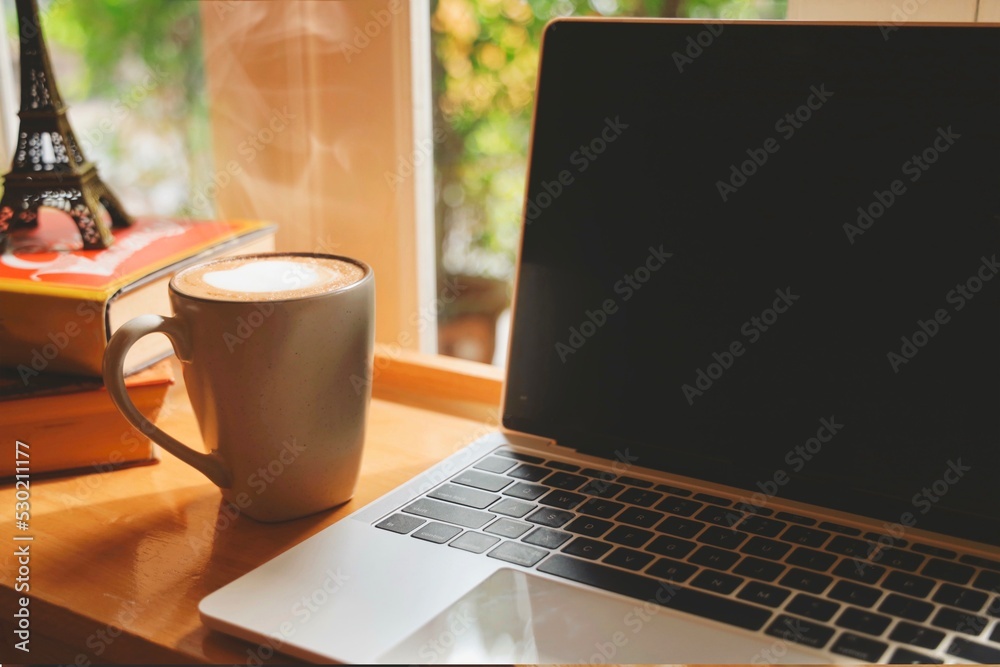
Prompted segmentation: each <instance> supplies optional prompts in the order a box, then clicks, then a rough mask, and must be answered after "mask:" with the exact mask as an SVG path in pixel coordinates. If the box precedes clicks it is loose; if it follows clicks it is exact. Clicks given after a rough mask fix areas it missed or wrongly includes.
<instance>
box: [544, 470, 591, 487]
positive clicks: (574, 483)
mask: <svg viewBox="0 0 1000 667" xmlns="http://www.w3.org/2000/svg"><path fill="white" fill-rule="evenodd" d="M588 481H589V480H588V479H587V478H586V477H584V476H583V475H573V474H571V473H568V472H554V473H552V474H551V475H549V476H548V477H546V478H545V479H544V480H542V484H548V485H549V486H551V487H554V488H557V489H562V490H563V491H576V490H577V489H579V488H580V487H581V486H583V485H584V483H586V482H588Z"/></svg>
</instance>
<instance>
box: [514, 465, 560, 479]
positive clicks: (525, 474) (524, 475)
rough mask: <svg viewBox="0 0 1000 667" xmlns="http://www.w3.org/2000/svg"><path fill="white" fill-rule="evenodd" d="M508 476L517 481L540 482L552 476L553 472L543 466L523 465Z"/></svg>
mask: <svg viewBox="0 0 1000 667" xmlns="http://www.w3.org/2000/svg"><path fill="white" fill-rule="evenodd" d="M507 474H508V475H510V476H511V477H513V478H515V479H523V480H524V481H526V482H540V481H541V480H543V479H545V478H546V477H548V476H549V475H551V474H552V471H551V470H549V469H548V468H543V467H541V466H533V465H528V464H522V465H519V466H517V467H516V468H514V469H513V470H511V471H510V472H509V473H507Z"/></svg>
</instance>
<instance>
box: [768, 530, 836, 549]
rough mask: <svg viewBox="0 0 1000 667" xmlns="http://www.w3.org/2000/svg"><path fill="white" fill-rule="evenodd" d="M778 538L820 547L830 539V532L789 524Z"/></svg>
mask: <svg viewBox="0 0 1000 667" xmlns="http://www.w3.org/2000/svg"><path fill="white" fill-rule="evenodd" d="M780 539H782V540H784V541H785V542H792V543H794V544H801V545H802V546H806V547H821V546H823V543H824V542H826V541H827V540H828V539H830V533H827V532H825V531H822V530H813V529H812V528H803V527H802V526H789V527H788V530H786V531H785V532H784V534H783V535H782V536H781V538H780Z"/></svg>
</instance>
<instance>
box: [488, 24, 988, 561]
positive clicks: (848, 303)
mask: <svg viewBox="0 0 1000 667" xmlns="http://www.w3.org/2000/svg"><path fill="white" fill-rule="evenodd" d="M540 77H541V78H540V85H539V97H538V103H537V104H538V106H537V109H536V119H535V130H534V138H533V148H532V155H531V161H530V167H529V178H528V190H527V201H526V207H525V220H526V223H525V227H524V239H523V247H522V255H521V262H520V268H519V274H518V288H517V294H516V299H515V311H514V312H515V316H514V329H513V338H512V345H511V351H510V359H509V366H508V385H507V394H506V400H505V414H504V425H505V426H506V427H508V428H510V429H513V430H517V431H524V432H530V433H534V434H538V435H543V436H547V437H552V438H556V439H557V440H558V441H559V442H560V444H563V445H566V446H569V447H574V448H577V449H579V450H581V451H585V452H588V453H593V454H598V455H601V456H605V457H608V458H611V459H618V460H619V461H620V462H622V461H623V460H626V462H625V463H620V465H625V464H634V465H642V466H649V467H653V468H658V469H662V470H667V471H670V472H675V473H678V474H682V475H688V476H693V477H697V478H701V479H708V480H712V481H715V482H719V483H724V484H729V485H733V486H736V487H739V488H742V489H745V490H746V497H747V499H748V501H751V502H752V504H757V505H766V503H767V502H768V500H769V499H770V498H771V497H773V496H780V497H784V498H791V499H795V500H800V501H805V502H809V503H814V504H817V505H822V506H827V507H833V508H836V509H841V510H844V511H848V512H854V513H858V514H862V515H866V516H872V517H875V518H878V519H880V520H884V521H885V522H886V530H887V531H888V532H890V533H891V532H898V531H899V527H898V525H897V524H899V525H902V526H903V530H904V531H905V529H906V528H907V527H909V526H914V527H917V528H924V529H928V530H935V531H939V532H943V533H946V534H951V535H955V536H959V537H964V538H968V539H974V540H979V541H983V542H989V543H992V544H998V545H1000V263H998V260H1000V32H998V31H997V29H996V28H985V27H963V28H959V27H950V28H941V27H915V26H899V27H898V29H893V27H892V26H888V27H876V26H871V27H864V26H812V25H794V24H788V25H774V24H764V25H753V24H725V25H723V24H715V25H710V26H706V25H702V24H683V23H682V24H678V23H628V22H586V21H562V22H557V23H554V24H552V25H551V26H550V27H549V29H548V31H547V33H546V37H545V43H544V51H543V64H542V67H541V72H540ZM755 494H756V495H755Z"/></svg>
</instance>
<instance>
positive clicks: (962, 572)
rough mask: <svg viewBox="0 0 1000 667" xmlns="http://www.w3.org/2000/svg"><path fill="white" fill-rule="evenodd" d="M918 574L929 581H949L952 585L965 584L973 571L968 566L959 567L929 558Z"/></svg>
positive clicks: (958, 565)
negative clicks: (928, 578) (929, 579)
mask: <svg viewBox="0 0 1000 667" xmlns="http://www.w3.org/2000/svg"><path fill="white" fill-rule="evenodd" d="M920 573H921V574H923V575H924V576H925V577H930V578H931V579H941V580H943V581H950V582H951V583H953V584H967V583H969V580H970V579H972V575H973V574H975V570H973V569H972V568H971V567H969V566H968V565H960V564H958V563H953V562H951V561H947V560H941V559H940V558H931V559H930V560H929V561H927V564H926V565H924V569H923V570H921V571H920Z"/></svg>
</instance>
